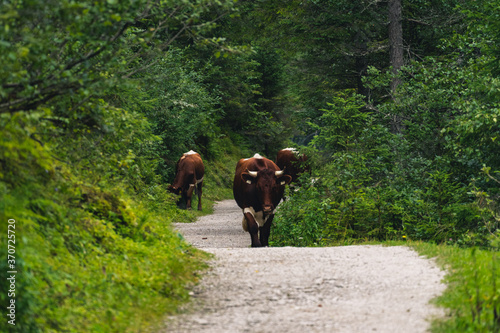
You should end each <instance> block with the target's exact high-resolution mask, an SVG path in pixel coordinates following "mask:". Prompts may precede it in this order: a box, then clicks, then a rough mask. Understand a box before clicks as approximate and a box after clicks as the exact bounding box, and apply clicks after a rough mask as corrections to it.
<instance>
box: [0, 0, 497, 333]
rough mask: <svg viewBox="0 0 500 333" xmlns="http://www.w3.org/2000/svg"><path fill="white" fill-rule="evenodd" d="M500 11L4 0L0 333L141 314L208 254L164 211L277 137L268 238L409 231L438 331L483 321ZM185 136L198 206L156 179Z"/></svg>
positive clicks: (210, 196)
mask: <svg viewBox="0 0 500 333" xmlns="http://www.w3.org/2000/svg"><path fill="white" fill-rule="evenodd" d="M388 4H391V6H388ZM398 4H402V7H399V9H398V6H397V5H398ZM393 5H395V6H393ZM398 11H399V12H398ZM398 13H399V14H401V15H402V19H401V20H397V19H396V20H392V21H391V22H400V23H401V26H400V27H399V28H401V29H400V30H398V29H397V28H398V27H397V26H396V27H394V26H393V25H391V26H390V29H389V30H388V17H393V15H395V14H396V15H397V14H398ZM499 16H500V2H499V1H498V0H481V1H473V2H470V1H462V0H453V1H426V0H423V1H418V2H415V1H406V0H402V1H399V0H391V1H389V2H381V1H375V2H373V1H364V0H363V1H355V2H353V1H350V0H349V1H348V0H335V1H333V0H309V1H302V0H301V1H299V0H277V1H233V0H222V1H211V0H199V1H177V0H169V1H161V2H150V1H143V0H140V1H136V0H134V1H132V0H130V1H114V0H108V1H86V0H82V1H78V2H74V1H70V0H65V1H41V0H29V1H10V2H5V3H4V4H3V5H2V6H1V8H0V18H1V22H2V23H1V24H0V54H1V55H2V56H1V66H0V219H1V222H0V232H1V233H2V236H1V238H0V239H1V242H0V257H1V258H3V259H2V260H0V269H1V270H2V271H3V272H7V271H8V270H9V269H12V268H10V267H9V266H8V265H12V263H9V262H8V261H6V260H4V259H5V258H7V256H8V254H9V253H8V247H7V237H6V236H7V234H8V222H7V221H9V220H11V219H13V220H15V221H16V223H15V225H16V229H15V241H16V243H15V264H14V267H15V269H16V270H17V271H19V272H20V273H19V274H18V275H17V277H16V297H15V300H16V325H15V326H13V325H10V324H8V323H7V322H6V321H2V322H1V323H0V330H2V331H12V332H57V331H67V332H83V331H87V332H126V331H130V332H137V331H141V330H142V331H143V330H146V328H147V327H148V326H151V325H156V324H157V323H158V322H160V321H161V318H162V316H164V315H165V314H167V313H175V311H176V309H177V308H178V306H179V304H181V303H182V302H185V301H187V300H188V298H189V297H188V292H187V290H188V288H189V286H191V285H192V284H194V283H196V282H197V280H198V278H199V275H200V274H202V273H201V272H202V271H203V269H204V268H205V259H206V258H207V257H206V254H204V253H202V252H200V251H198V250H196V249H194V248H192V247H191V246H189V245H188V244H186V243H185V242H184V241H183V239H182V237H181V236H180V235H178V234H176V233H175V232H174V231H173V230H172V229H171V227H170V224H171V223H172V222H189V221H194V220H195V219H196V217H197V216H199V215H200V214H208V213H210V212H211V209H212V208H211V206H212V204H213V202H214V201H217V200H221V199H225V198H231V197H232V191H231V186H232V179H233V173H234V167H235V163H236V162H237V160H238V159H239V158H241V157H250V156H252V155H253V154H254V153H256V152H259V153H261V154H262V155H264V156H266V157H268V158H271V159H274V158H275V156H276V153H277V151H278V150H280V149H282V148H285V147H289V146H292V147H296V148H299V150H301V151H302V152H305V153H306V154H307V155H308V156H309V161H310V163H311V170H312V171H311V174H308V175H304V176H303V177H302V179H301V180H300V182H301V186H300V187H299V188H298V189H294V190H290V191H289V192H288V193H287V200H286V201H285V202H284V203H283V204H282V205H281V206H280V208H279V210H278V212H277V216H276V218H275V225H274V228H273V230H272V232H271V237H272V239H271V242H272V245H273V246H285V245H292V246H330V245H346V244H355V243H361V242H367V241H376V242H393V241H397V242H401V241H404V242H408V243H409V244H412V245H411V246H415V247H416V248H417V249H418V250H419V251H423V253H425V254H428V255H430V256H437V257H438V260H443V262H445V265H446V267H447V268H448V269H449V271H450V275H449V279H450V280H449V282H450V286H451V287H450V289H449V292H447V293H446V294H445V295H444V296H443V297H442V298H440V300H439V303H440V304H443V305H445V306H446V307H448V308H450V309H451V310H450V311H451V312H450V313H451V317H450V320H448V321H446V322H442V323H440V324H439V325H436V328H435V329H436V331H438V332H453V331H470V332H478V331H484V332H487V331H498V330H499V327H500V319H499V313H500V312H499V311H500V305H499V301H498V299H499V297H498V294H499V293H500V290H499V288H498V286H499V281H497V276H498V274H497V267H498V266H497V264H498V258H497V251H498V243H499V232H498V227H499V225H498V223H499V207H498V201H499V193H500V175H499V174H498V173H499V172H500V158H499V156H500V155H499V154H498V152H499V142H500V138H499V135H500V127H499V125H498V121H499V120H500V105H499V101H500V81H499V76H498V75H499V74H500V63H499V56H500V48H499V45H500V26H499V25H500V23H499V22H500V20H499V19H498V17H499ZM398 31H399V32H398ZM398 34H399V35H398ZM398 38H401V40H402V41H403V42H398V40H399V39H398ZM395 50H396V51H401V52H400V53H398V52H393V51H395ZM191 149H193V150H195V151H197V152H199V153H200V154H201V156H202V157H203V158H204V161H205V166H206V168H207V175H206V178H205V182H204V183H205V186H204V193H203V200H204V203H203V211H202V212H197V211H186V210H183V209H180V208H179V206H178V205H177V200H178V197H177V196H174V195H172V194H170V193H168V192H167V190H166V189H167V187H168V184H169V183H170V182H171V181H172V179H173V177H174V172H175V170H174V168H175V163H176V161H177V160H178V158H179V157H180V156H181V154H182V153H184V152H186V151H188V150H191ZM5 288H8V286H7V285H6V284H0V303H1V304H3V305H5V304H7V302H9V300H10V299H11V297H10V296H8V290H7V289H5ZM3 305H2V306H3Z"/></svg>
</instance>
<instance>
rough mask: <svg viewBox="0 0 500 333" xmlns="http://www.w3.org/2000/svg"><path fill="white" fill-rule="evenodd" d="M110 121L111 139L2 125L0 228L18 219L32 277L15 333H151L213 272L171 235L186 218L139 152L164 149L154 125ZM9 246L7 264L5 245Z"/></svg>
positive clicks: (24, 267) (31, 123)
mask: <svg viewBox="0 0 500 333" xmlns="http://www.w3.org/2000/svg"><path fill="white" fill-rule="evenodd" d="M103 115H104V116H105V118H104V119H103V123H104V124H106V126H107V127H108V129H109V130H108V131H106V132H100V131H98V130H95V129H89V130H88V131H85V132H84V131H78V132H73V131H71V132H69V133H64V132H61V131H60V129H58V128H55V127H54V126H53V125H52V122H48V123H45V122H42V123H41V124H40V119H41V117H45V116H47V113H46V112H33V113H29V114H28V113H17V114H15V115H13V116H12V117H11V116H2V117H1V118H0V120H1V123H0V125H1V127H2V132H1V135H0V139H1V140H0V146H1V149H0V152H1V155H0V175H1V177H0V205H1V207H0V218H1V219H2V220H3V221H7V220H8V219H15V220H16V234H15V235H16V241H17V242H16V268H17V270H18V271H20V272H22V273H20V274H18V275H17V281H16V291H17V296H16V301H17V313H16V314H17V321H16V326H15V327H11V329H12V328H14V329H15V330H14V331H19V332H26V331H30V332H38V331H40V332H46V331H61V330H64V331H69V332H76V331H92V332H110V331H117V332H123V331H138V330H142V329H144V327H147V326H148V325H154V324H155V323H156V322H157V320H158V318H160V317H162V316H164V315H165V313H172V312H174V311H175V310H176V308H177V306H178V305H179V304H180V302H184V301H186V300H187V299H188V294H187V290H186V285H189V284H191V283H194V282H196V279H197V277H196V275H195V274H194V272H195V271H196V270H198V269H200V268H201V267H203V264H202V260H203V258H205V257H204V256H203V255H202V254H201V253H199V252H198V251H196V250H195V249H193V248H191V247H190V246H188V245H186V244H185V243H184V242H183V240H182V238H181V237H179V236H178V235H176V234H174V233H173V232H172V230H171V229H170V227H169V224H170V223H171V222H172V221H173V220H174V219H181V218H183V217H182V214H181V213H180V212H179V211H178V209H177V208H176V206H175V200H174V197H173V196H172V195H170V194H167V192H166V190H165V185H162V184H160V183H159V182H158V177H157V176H155V175H154V165H152V164H151V163H149V162H148V159H149V158H151V155H148V154H147V151H148V150H147V149H145V150H142V151H141V148H144V145H143V142H141V140H144V141H148V142H154V140H155V136H154V135H152V133H151V132H150V131H149V127H148V126H141V124H142V125H144V119H143V118H141V117H138V116H137V115H133V114H129V113H128V112H126V111H125V110H121V109H115V108H108V113H104V114H103ZM106 117H109V118H106ZM128 126H132V127H128ZM48 133H52V134H55V136H54V137H53V138H52V140H49V139H47V138H48ZM42 140H43V141H42ZM63 141H64V142H65V145H64V146H63V145H62V143H63ZM90 146H92V147H94V150H95V151H92V150H91V149H90V148H89V147H90ZM123 147H127V148H128V149H126V150H124V149H123ZM55 156H58V157H57V159H56V158H55ZM63 161H64V162H63ZM66 161H68V163H66ZM148 168H149V169H148ZM133 170H136V171H137V170H139V171H140V172H139V173H136V172H134V171H133ZM148 173H149V175H148ZM135 189H137V191H136V190H135ZM6 228H7V224H6V223H2V226H1V231H2V234H3V235H7V232H6ZM1 244H2V246H1V250H0V251H2V253H1V255H2V257H4V258H6V253H5V252H6V249H7V246H6V238H5V237H2V239H1ZM1 265H2V269H4V271H7V267H5V265H6V261H5V260H4V261H2V264H1ZM4 286H6V284H2V294H1V296H0V297H1V299H0V302H1V303H2V304H5V302H6V301H7V292H6V290H4V289H3V288H4ZM1 325H7V324H6V321H2V324H1ZM2 327H4V328H5V330H7V328H6V327H5V326H2ZM11 331H12V330H11Z"/></svg>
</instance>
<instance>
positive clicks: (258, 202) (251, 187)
mask: <svg viewBox="0 0 500 333" xmlns="http://www.w3.org/2000/svg"><path fill="white" fill-rule="evenodd" d="M291 180H292V177H290V176H288V175H285V174H284V173H283V171H281V170H280V168H278V166H277V165H276V164H274V162H273V161H271V160H268V159H267V158H264V157H262V156H260V155H259V154H255V156H254V157H252V158H247V159H241V160H239V162H238V164H237V165H236V173H235V176H234V183H233V194H234V199H235V200H236V203H237V204H238V206H239V207H240V208H241V209H242V210H243V223H242V224H243V230H245V231H248V232H249V233H250V238H251V240H252V247H261V246H268V245H269V233H270V231H271V223H272V221H273V218H274V209H275V208H276V206H278V203H279V202H280V200H281V198H282V197H283V192H284V190H285V185H287V184H289V183H290V181H291ZM259 230H260V237H259Z"/></svg>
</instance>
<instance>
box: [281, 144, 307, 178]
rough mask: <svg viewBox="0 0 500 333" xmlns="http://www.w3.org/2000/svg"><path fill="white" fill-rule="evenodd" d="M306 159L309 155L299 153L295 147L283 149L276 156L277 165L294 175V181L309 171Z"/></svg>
mask: <svg viewBox="0 0 500 333" xmlns="http://www.w3.org/2000/svg"><path fill="white" fill-rule="evenodd" d="M306 161H307V156H306V155H305V154H301V153H299V151H298V150H296V149H295V148H285V149H282V150H280V151H279V152H278V156H277V157H276V165H278V167H279V168H280V169H281V170H283V171H285V174H287V175H290V176H291V177H292V182H295V181H296V180H297V178H299V176H300V174H302V173H304V172H306V171H308V169H309V168H308V167H307V165H306Z"/></svg>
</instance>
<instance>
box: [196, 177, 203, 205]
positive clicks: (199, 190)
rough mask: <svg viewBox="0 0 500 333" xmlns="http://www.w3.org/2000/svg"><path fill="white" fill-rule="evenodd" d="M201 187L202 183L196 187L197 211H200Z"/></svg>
mask: <svg viewBox="0 0 500 333" xmlns="http://www.w3.org/2000/svg"><path fill="white" fill-rule="evenodd" d="M202 187H203V182H201V183H199V184H198V185H197V188H196V190H197V192H198V210H201V194H202Z"/></svg>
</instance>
